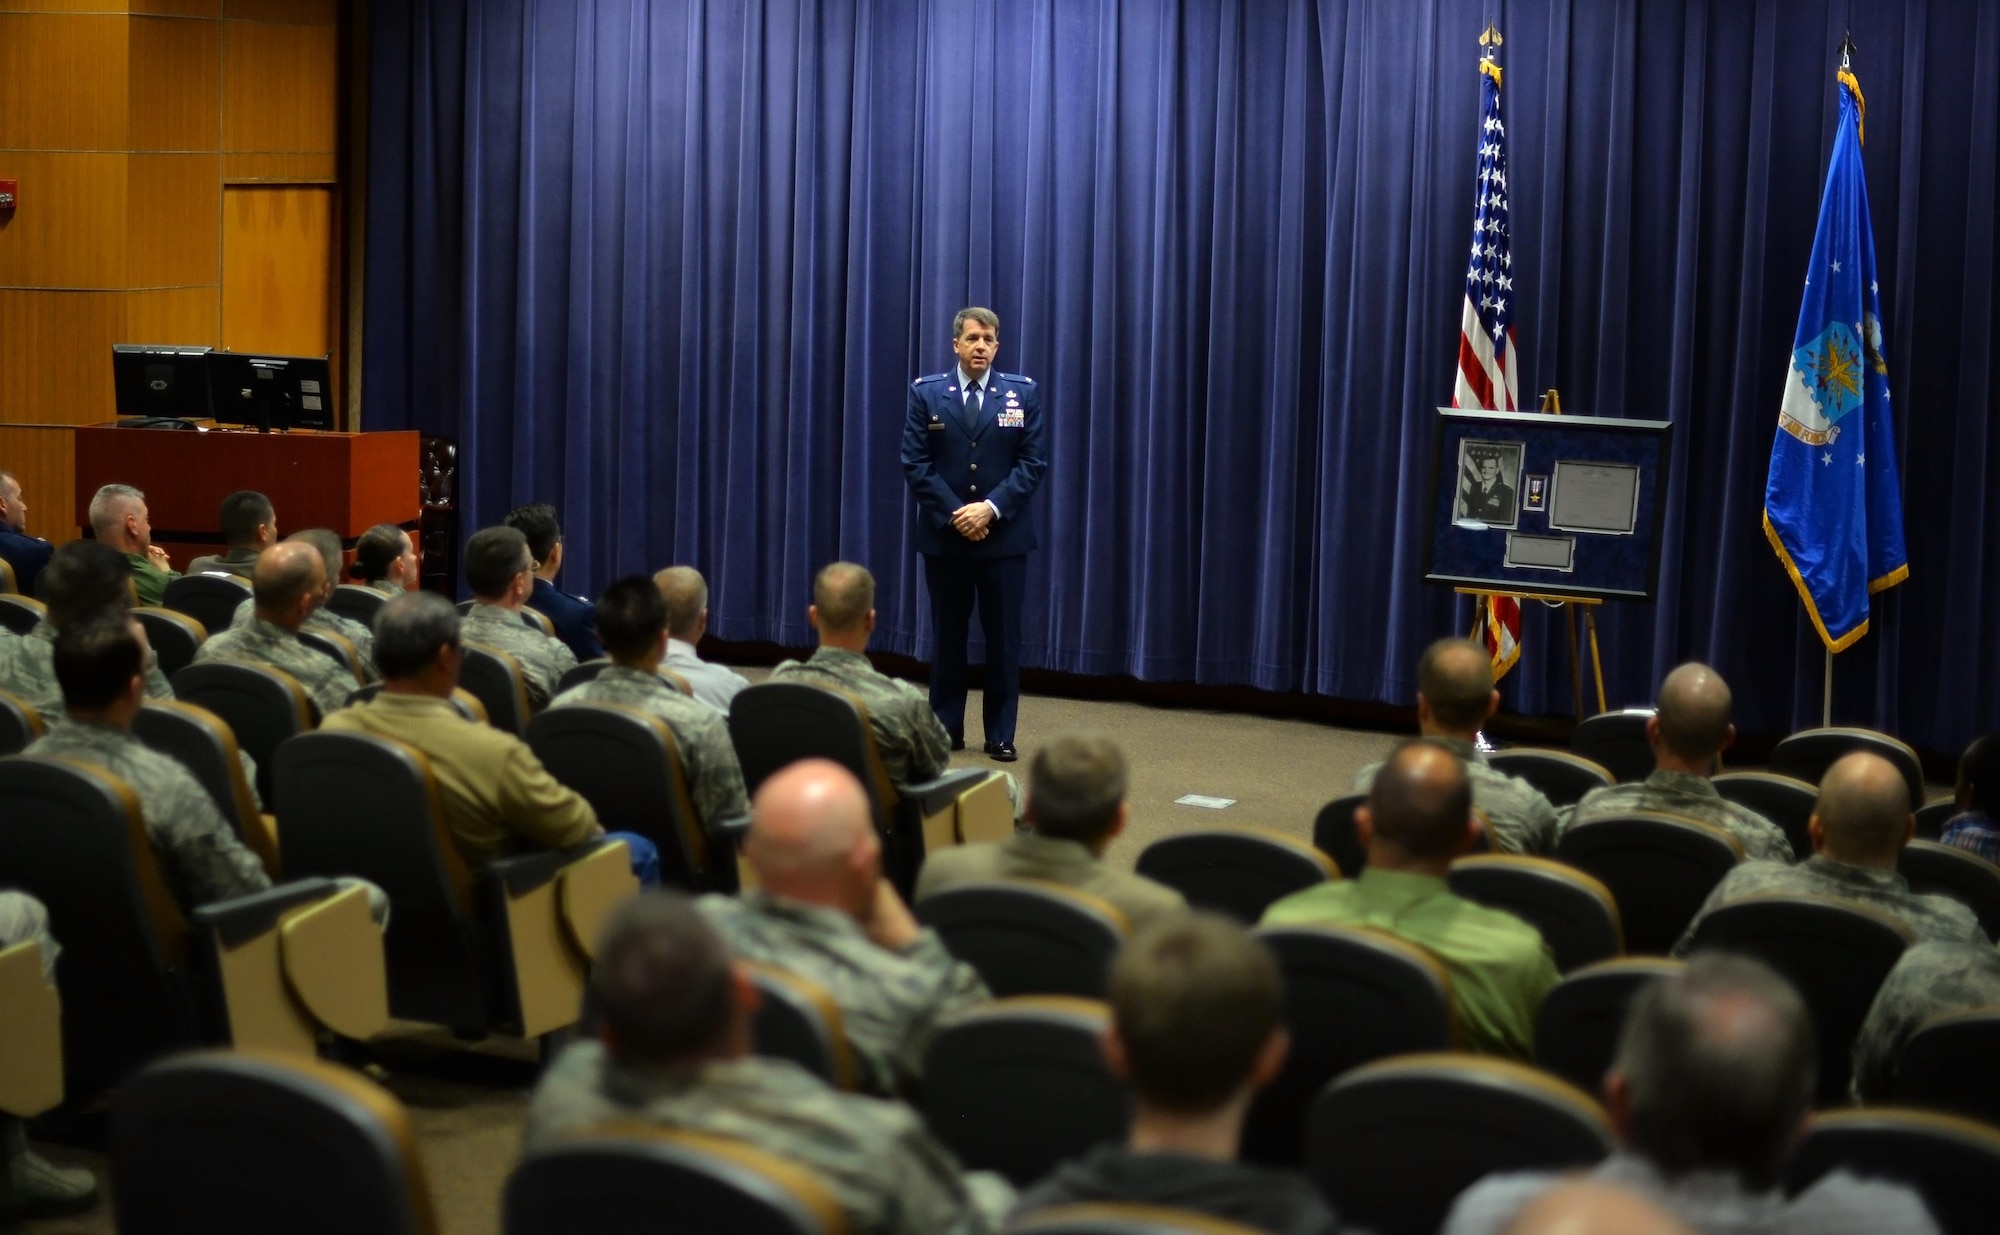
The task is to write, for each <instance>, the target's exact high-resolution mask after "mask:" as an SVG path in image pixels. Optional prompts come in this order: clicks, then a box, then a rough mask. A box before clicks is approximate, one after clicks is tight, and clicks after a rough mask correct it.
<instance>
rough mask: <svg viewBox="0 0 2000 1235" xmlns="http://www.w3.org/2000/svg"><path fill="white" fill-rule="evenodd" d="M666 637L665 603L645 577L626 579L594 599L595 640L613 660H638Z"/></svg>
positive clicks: (606, 589) (658, 591)
mask: <svg viewBox="0 0 2000 1235" xmlns="http://www.w3.org/2000/svg"><path fill="white" fill-rule="evenodd" d="M665 633H667V602H666V601H665V600H663V599H661V597H660V589H658V588H656V587H654V586H653V581H652V580H651V579H648V578H647V577H646V576H644V575H627V576H625V577H624V578H623V579H620V580H618V581H617V582H615V583H613V584H612V585H611V586H610V587H608V588H605V589H604V595H602V596H600V597H598V598H597V637H598V638H599V639H600V640H602V641H603V643H604V650H605V651H607V652H609V653H611V657H612V659H614V660H619V661H628V660H639V659H641V658H643V657H644V656H645V655H646V653H648V652H651V651H652V650H653V649H655V648H657V647H659V646H660V636H661V635H663V634H665Z"/></svg>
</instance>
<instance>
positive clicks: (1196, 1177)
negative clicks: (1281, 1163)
mask: <svg viewBox="0 0 2000 1235" xmlns="http://www.w3.org/2000/svg"><path fill="white" fill-rule="evenodd" d="M1283 1015H1284V986H1283V979H1282V978H1280V976H1279V974H1278V965H1277V962H1276V961H1274V960H1272V959H1271V953H1270V951H1269V950H1268V949H1266V948H1265V947H1264V945H1263V944H1261V943H1259V942H1257V940H1256V939H1255V938H1254V937H1252V936H1251V934H1250V933H1249V932H1248V931H1246V930H1244V929H1243V928H1242V927H1240V926H1238V925H1236V924H1235V923H1234V922H1231V921H1229V920H1228V919H1226V918H1222V917H1218V916H1216V915H1214V914H1207V913H1201V914H1181V915H1178V916H1176V917H1174V918H1171V919H1167V920H1163V921H1160V922H1157V923H1155V924H1154V925H1153V926H1151V927H1149V928H1148V929H1146V930H1143V931H1140V932H1139V933H1138V934H1136V935H1134V936H1132V938H1131V939H1129V940H1127V941H1126V943H1125V945H1124V946H1123V947H1122V948H1120V949H1119V950H1118V958H1117V960H1116V961H1114V962H1113V964H1112V967H1111V1028H1110V1030H1109V1031H1108V1032H1107V1033H1106V1034H1105V1037H1104V1054H1105V1058H1106V1060H1107V1061H1108V1062H1109V1063H1110V1065H1111V1070H1112V1072H1114V1073H1116V1074H1117V1075H1118V1076H1119V1077H1121V1078H1122V1079H1124V1080H1125V1081H1126V1082H1127V1083H1128V1084H1129V1085H1130V1086H1131V1087H1132V1104H1133V1114H1132V1129H1131V1132H1130V1133H1129V1134H1128V1135H1127V1137H1126V1141H1125V1144H1123V1145H1109V1144H1107V1145H1099V1146H1097V1147H1096V1148H1095V1149H1092V1150H1091V1151H1090V1152H1089V1153H1087V1154H1085V1155H1084V1156H1083V1157H1082V1158H1080V1159H1078V1160H1077V1161H1074V1162H1070V1163H1067V1164H1066V1165H1064V1166H1061V1167H1059V1168H1057V1170H1056V1172H1055V1173H1054V1174H1053V1175H1050V1176H1049V1177H1048V1178H1047V1179H1045V1180H1043V1181H1042V1182H1040V1183H1038V1184H1036V1185H1035V1186H1034V1187H1032V1188H1029V1189H1028V1190H1027V1191H1025V1192H1023V1193H1022V1194H1021V1199H1020V1201H1019V1202H1018V1203H1017V1204H1016V1205H1015V1207H1014V1216H1015V1217H1023V1216H1026V1215H1028V1214H1032V1213H1034V1212H1035V1211H1037V1210H1042V1209H1047V1208H1050V1207H1051V1206H1056V1205H1078V1204H1088V1203H1091V1202H1123V1203H1127V1204H1142V1205H1167V1206H1172V1207H1173V1208H1176V1209H1184V1210H1192V1211H1195V1212H1198V1213H1203V1214H1208V1215H1210V1216H1212V1217H1216V1218H1221V1219H1224V1220H1225V1221H1228V1222H1233V1223H1239V1224H1241V1225H1243V1226H1246V1227H1250V1228H1253V1229H1255V1230H1259V1231H1271V1232H1275V1233H1277V1235H1333V1233H1334V1232H1336V1231H1338V1230H1339V1229H1340V1228H1339V1224H1338V1223H1336V1222H1335V1221H1334V1217H1333V1214H1332V1213H1331V1212H1330V1211H1329V1210H1328V1209H1327V1207H1326V1205H1325V1203H1324V1202H1322V1201H1321V1200H1320V1198H1319V1194H1318V1193H1317V1192H1315V1191H1314V1190H1313V1187H1312V1185H1311V1184H1309V1183H1307V1182H1306V1181H1305V1180H1304V1179H1303V1178H1301V1177H1300V1176H1298V1175H1294V1174H1288V1173H1285V1172H1281V1171H1272V1170H1266V1169H1264V1168H1263V1167H1256V1166H1248V1165H1245V1164H1243V1163H1240V1162H1238V1161H1237V1160H1236V1152H1237V1146H1238V1142H1239V1141H1240V1140H1241V1138H1242V1135H1243V1119H1244V1116H1245V1115H1246V1114H1248V1113H1249V1110H1250V1101H1251V1099H1252V1098H1254V1097H1256V1096H1257V1091H1258V1090H1259V1089H1262V1088H1263V1087H1264V1086H1265V1085H1267V1084H1269V1083H1270V1082H1271V1080H1272V1079H1273V1078H1275V1077H1276V1076H1277V1075H1278V1070H1279V1069H1280V1068H1282V1067H1283V1066H1284V1063H1285V1052H1286V1050H1287V1048H1288V1047H1289V1045H1290V1041H1289V1039H1288V1037H1287V1035H1286V1033H1285V1028H1284V1025H1283V1022H1282V1017H1283Z"/></svg>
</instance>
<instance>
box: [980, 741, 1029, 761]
mask: <svg viewBox="0 0 2000 1235" xmlns="http://www.w3.org/2000/svg"><path fill="white" fill-rule="evenodd" d="M986 757H987V758H988V759H991V760H992V761H993V762H995V763H1012V762H1014V761H1015V760H1016V759H1019V758H1020V757H1021V756H1020V755H1019V754H1018V753H1017V752H1016V751H1015V750H1014V744H1013V743H1012V742H988V743H987V744H986Z"/></svg>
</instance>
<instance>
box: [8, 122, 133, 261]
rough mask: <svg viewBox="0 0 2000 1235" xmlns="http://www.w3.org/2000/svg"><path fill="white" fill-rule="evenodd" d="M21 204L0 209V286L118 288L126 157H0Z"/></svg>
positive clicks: (31, 154) (122, 250)
mask: <svg viewBox="0 0 2000 1235" xmlns="http://www.w3.org/2000/svg"><path fill="white" fill-rule="evenodd" d="M0 168H4V169H5V171H4V172H0V174H4V175H7V176H9V177H12V178H15V179H18V180H19V181H20V182H21V208H20V209H19V210H16V211H14V212H13V213H12V214H0V287H51V288H53V287H90V288H116V287H123V286H125V175H126V169H125V156H124V155H122V154H45V153H42V152H40V151H13V152H10V153H7V154H4V155H0Z"/></svg>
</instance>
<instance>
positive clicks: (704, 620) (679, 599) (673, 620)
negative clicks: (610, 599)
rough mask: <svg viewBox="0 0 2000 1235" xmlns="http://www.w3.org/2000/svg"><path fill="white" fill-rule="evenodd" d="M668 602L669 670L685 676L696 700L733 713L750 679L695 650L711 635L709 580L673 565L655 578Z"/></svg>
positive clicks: (690, 569)
mask: <svg viewBox="0 0 2000 1235" xmlns="http://www.w3.org/2000/svg"><path fill="white" fill-rule="evenodd" d="M653 586H655V587H657V588H659V589H660V596H661V597H662V598H663V599H664V600H665V601H666V602H667V634H668V636H669V637H668V639H667V659H666V667H667V668H669V669H671V670H673V671H674V672H675V673H678V674H680V675H681V679H682V680H683V681H685V682H686V683H687V684H688V687H689V688H690V689H691V690H693V691H694V697H695V698H697V699H699V700H701V701H702V702H703V703H706V704H708V705H709V706H710V707H712V708H716V709H718V710H719V711H723V712H727V711H728V710H729V701H730V700H731V699H734V698H735V697H736V692H737V691H739V690H742V689H743V688H744V687H745V686H748V685H750V679H749V678H746V677H744V676H743V675H742V674H740V673H738V672H736V670H734V669H731V668H730V667H729V666H727V665H717V664H711V663H710V662H708V661H705V660H703V659H702V658H701V656H700V654H698V653H697V652H696V651H695V648H696V646H697V645H699V644H700V643H701V637H702V636H703V635H704V634H707V633H708V580H706V579H703V578H702V577H701V572H700V571H698V570H696V569H695V568H694V567H692V566H669V567H667V568H666V569H665V570H662V571H660V572H658V573H657V574H655V575H654V576H653Z"/></svg>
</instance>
